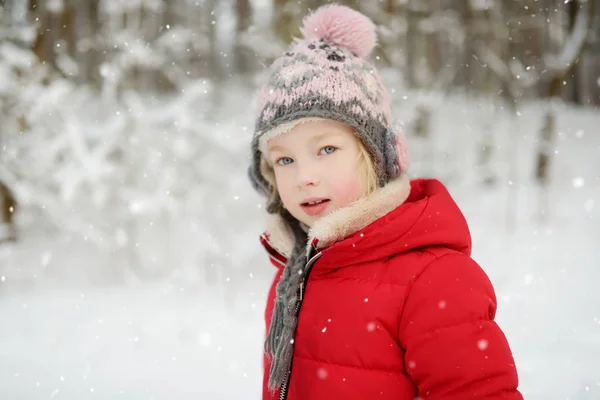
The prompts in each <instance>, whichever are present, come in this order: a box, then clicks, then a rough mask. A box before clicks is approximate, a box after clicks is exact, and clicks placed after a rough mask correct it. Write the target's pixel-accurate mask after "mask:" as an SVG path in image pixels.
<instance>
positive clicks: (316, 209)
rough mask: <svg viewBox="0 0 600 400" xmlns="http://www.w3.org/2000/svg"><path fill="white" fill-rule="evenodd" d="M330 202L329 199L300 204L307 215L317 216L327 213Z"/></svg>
mask: <svg viewBox="0 0 600 400" xmlns="http://www.w3.org/2000/svg"><path fill="white" fill-rule="evenodd" d="M329 202H330V200H329V199H308V201H305V202H303V203H300V207H302V210H303V211H304V213H306V214H307V215H310V216H315V215H319V214H321V213H322V212H323V211H325V209H326V208H327V206H328V205H329Z"/></svg>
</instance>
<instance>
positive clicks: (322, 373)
mask: <svg viewBox="0 0 600 400" xmlns="http://www.w3.org/2000/svg"><path fill="white" fill-rule="evenodd" d="M327 375H328V373H327V370H326V369H325V368H319V369H317V376H318V377H319V379H326V378H327Z"/></svg>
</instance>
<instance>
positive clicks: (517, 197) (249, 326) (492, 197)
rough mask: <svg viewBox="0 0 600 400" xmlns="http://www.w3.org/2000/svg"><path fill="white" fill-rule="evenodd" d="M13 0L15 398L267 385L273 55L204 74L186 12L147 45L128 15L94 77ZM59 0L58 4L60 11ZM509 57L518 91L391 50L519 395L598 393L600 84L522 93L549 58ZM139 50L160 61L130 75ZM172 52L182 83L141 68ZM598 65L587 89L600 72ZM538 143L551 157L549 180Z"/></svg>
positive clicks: (396, 77) (0, 387) (510, 84)
mask: <svg viewBox="0 0 600 400" xmlns="http://www.w3.org/2000/svg"><path fill="white" fill-rule="evenodd" d="M4 3H6V4H12V8H9V7H6V4H5V8H6V9H7V10H8V9H10V10H12V11H11V13H12V14H11V18H12V19H14V20H16V21H17V23H16V24H13V25H10V30H9V29H8V26H9V25H4V26H3V28H5V29H4V30H3V31H2V35H3V36H1V37H0V39H2V40H1V41H0V145H1V146H2V152H1V153H0V157H1V158H0V183H2V187H5V188H8V190H9V191H10V193H11V198H12V199H13V200H14V203H11V205H9V206H7V207H5V208H7V209H8V210H9V212H10V216H11V218H10V221H11V222H10V224H8V223H6V224H5V225H2V235H3V237H5V238H6V240H3V241H2V242H1V243H0V321H2V325H1V328H0V398H1V399H10V400H12V399H47V398H55V399H69V400H72V399H86V398H90V399H91V398H96V399H118V398H123V399H171V398H178V399H192V398H193V399H231V398H247V399H258V398H259V397H260V386H261V379H262V369H261V362H262V358H261V354H262V340H263V336H264V333H265V332H264V323H263V316H262V313H263V309H264V306H265V297H266V290H267V288H268V285H269V284H270V280H271V279H272V277H273V275H274V272H275V270H274V268H273V267H272V266H271V264H270V263H269V262H268V259H267V257H266V255H265V254H264V251H263V250H262V248H261V247H260V245H259V241H258V235H259V234H260V232H261V230H262V228H263V223H264V220H265V217H266V216H265V213H264V210H263V209H262V201H261V199H260V198H259V197H258V195H256V194H255V193H254V192H253V191H252V189H251V187H250V185H249V182H248V181H247V178H246V167H247V165H248V162H249V158H248V157H249V141H250V137H251V135H252V126H253V109H252V106H251V104H252V102H253V98H254V89H255V88H256V84H257V82H260V80H261V79H262V78H263V74H264V70H263V69H262V68H261V67H260V65H259V67H258V68H259V69H258V70H257V71H255V72H243V73H242V72H239V71H238V72H237V73H231V74H230V76H226V77H225V78H226V79H216V78H213V79H210V78H208V77H202V76H201V74H200V73H199V72H198V74H200V75H198V76H197V77H194V76H192V77H190V76H189V75H188V74H186V68H187V65H186V66H184V62H183V61H181V63H178V64H177V65H174V64H175V63H171V62H170V60H171V58H170V57H175V56H173V55H172V54H171V53H169V52H175V53H176V52H177V51H181V52H182V53H186V49H188V48H189V47H187V46H190V44H189V42H188V41H186V38H187V39H189V38H194V44H193V45H194V46H197V47H196V48H195V51H197V52H199V54H202V49H203V47H202V46H203V42H202V40H198V38H197V37H196V36H194V33H193V32H190V31H186V30H185V29H184V28H183V27H179V28H177V26H173V27H172V29H173V30H175V29H178V30H177V31H176V32H177V34H172V35H167V34H165V35H163V36H159V37H158V38H156V42H153V43H155V45H153V46H150V47H148V46H144V44H143V43H141V42H140V41H137V40H132V39H131V35H133V34H132V31H133V30H132V29H129V30H125V31H123V32H121V36H118V35H114V36H110V37H107V39H106V42H108V44H106V43H104V45H105V46H106V47H107V48H113V49H114V48H115V47H119V49H117V50H115V52H114V54H113V57H112V58H110V60H108V61H107V60H105V61H103V62H102V63H100V64H99V65H98V73H99V81H98V82H97V83H98V85H99V86H94V85H93V84H83V83H81V82H78V79H79V78H76V77H81V76H82V74H83V72H81V71H82V70H81V68H82V67H81V65H83V64H81V58H77V57H75V56H73V55H71V56H69V54H63V53H60V52H55V53H52V54H54V55H53V57H54V58H53V59H52V60H51V61H52V63H54V64H53V65H54V66H53V67H52V68H50V67H49V64H51V63H50V61H48V63H40V62H39V60H40V57H42V56H45V57H47V56H48V54H47V53H43V54H42V53H40V52H37V50H35V49H38V48H39V47H36V46H33V45H32V47H28V46H26V45H24V43H25V44H27V43H32V42H35V40H36V37H37V38H38V39H39V35H38V36H36V35H37V34H36V31H35V30H34V29H31V26H30V25H28V24H25V23H24V22H23V21H24V17H20V18H21V19H19V18H15V16H17V17H18V16H20V15H21V14H20V13H21V12H23V11H22V10H21V11H19V10H20V8H19V7H17V6H15V5H18V4H20V3H19V2H10V1H8V2H4ZM101 3H102V4H104V6H106V4H112V5H113V6H114V7H115V8H114V9H111V8H107V9H105V12H106V13H108V15H109V16H110V15H114V14H118V13H125V14H127V15H128V16H129V15H132V13H133V14H134V15H137V14H135V13H136V12H138V11H137V10H138V9H139V8H136V7H138V6H139V4H142V5H143V6H145V7H147V8H148V9H150V10H155V11H156V10H157V9H156V8H152V7H156V6H152V4H159V3H160V4H162V2H150V1H148V2H136V4H138V3H139V4H138V6H130V8H126V9H125V8H123V7H124V6H123V5H122V4H121V3H118V2H101ZM474 3H477V2H474ZM484 3H485V2H484ZM559 3H563V2H562V1H561V2H559ZM566 3H567V2H565V4H566ZM0 4H2V2H0ZM65 4H70V3H69V2H55V1H52V2H48V3H47V4H46V5H47V6H48V7H49V8H48V9H50V11H51V12H50V14H44V15H46V16H47V15H51V16H52V15H57V14H60V13H61V12H62V10H64V9H63V8H61V7H62V6H64V5H65ZM115 4H121V6H118V7H117V6H116V5H115ZM203 4H206V2H203ZM236 4H238V5H239V3H236ZM252 4H253V6H254V12H255V16H256V18H255V19H256V20H257V21H259V22H260V21H263V22H264V21H267V20H269V18H270V13H272V12H273V10H271V8H270V7H271V6H270V2H267V1H255V2H252ZM490 4H491V2H490ZM50 6H52V7H55V8H54V9H51V7H50ZM119 7H121V8H119ZM140 7H141V6H140ZM15 10H16V11H15ZM107 10H108V11H107ZM123 10H125V11H123ZM132 10H133V11H132ZM203 10H204V9H203ZM204 11H205V10H204ZM230 11H231V10H230ZM300 11H302V10H300ZM78 12H80V11H78ZM202 12H203V11H202ZM111 13H112V14H111ZM217 14H218V15H219V16H220V17H219V18H220V19H219V23H216V24H214V25H215V26H216V28H217V34H216V36H215V37H216V38H218V39H219V40H220V41H221V42H219V43H220V47H218V48H217V49H220V50H219V52H220V60H221V62H222V63H223V64H221V65H222V66H227V67H229V65H230V64H228V62H227V61H223V60H227V53H226V51H227V49H228V48H230V47H231V46H233V44H231V43H230V42H231V35H228V33H227V32H228V30H230V29H232V26H234V25H235V23H234V22H232V20H231V18H232V17H231V13H228V12H227V9H225V11H223V10H221V11H220V14H219V13H217ZM77 15H79V14H77ZM119 16H120V14H119ZM4 17H6V13H5V15H4ZM115 20H119V18H115ZM129 20H131V18H129ZM598 20H599V21H600V19H598ZM19 21H20V22H19ZM209 21H210V18H209ZM154 23H155V25H156V26H166V25H164V24H163V25H161V24H160V23H158V22H156V21H155V22H154ZM210 25H213V24H210ZM594 26H598V25H594ZM256 27H257V28H256V29H247V32H246V33H247V34H248V35H249V37H250V39H248V37H246V39H244V40H246V41H249V42H252V40H251V38H252V37H253V36H252V35H259V36H256V37H262V38H263V40H264V43H265V46H261V49H260V50H261V51H263V53H261V58H260V59H261V60H263V61H262V62H259V63H258V64H261V63H265V62H266V61H264V60H268V59H269V57H271V56H272V55H273V54H277V52H278V51H280V50H281V47H278V46H280V45H279V44H278V43H277V42H276V41H275V40H273V41H269V40H265V36H260V35H265V33H264V32H262V33H261V29H266V28H265V27H264V25H261V24H260V23H258V22H257V23H256ZM261 27H262V28H261ZM142 28H144V27H142ZM111 29H112V28H111ZM144 29H145V28H144ZM170 29H171V28H169V29H168V30H167V29H166V28H165V29H163V30H162V31H161V32H169V31H170ZM133 32H134V33H135V31H133ZM388 33H389V32H388ZM127 35H130V36H127ZM186 35H189V36H186ZM207 35H208V36H207V37H209V38H210V32H209V33H208V34H207ZM134 36H135V35H134ZM574 36H576V35H574ZM574 36H570V37H574ZM568 37H569V36H568V35H565V38H564V39H563V42H564V43H569V39H568ZM111 40H112V42H111ZM161 40H162V42H161ZM61 43H62V44H64V43H67V44H68V40H67V41H66V42H64V41H60V40H59V41H58V42H57V43H55V44H61ZM161 43H162V45H161ZM247 44H248V46H247V47H246V48H247V49H254V47H253V46H252V43H247ZM267 44H269V45H272V48H271V47H269V46H266V45H267ZM177 45H180V47H177ZM209 45H210V41H209V42H208V45H207V46H209ZM575 45H577V43H575ZM113 46H115V47H113ZM228 46H229V47H228ZM67 47H68V46H67ZM209 47H210V46H209ZM576 47H577V46H576ZM566 48H567V47H565V48H564V49H566ZM32 49H33V50H32ZM254 50H256V49H254ZM254 50H253V51H254ZM559 50H560V47H559ZM256 51H258V50H256ZM75 53H76V54H75V55H77V54H79V53H77V52H75ZM558 53H561V54H563V55H568V54H569V51H562V52H561V51H558ZM44 54H45V55H44ZM230 54H231V53H230ZM390 54H391V56H390V58H391V59H392V60H394V59H395V58H394V56H395V55H396V56H397V57H400V56H398V55H397V54H396V53H394V52H391V53H390ZM176 55H177V57H179V56H180V54H179V53H177V54H176ZM79 57H80V56H79ZM229 57H231V55H230V56H229ZM240 57H241V56H240ZM400 58H401V57H400ZM238 59H239V58H238ZM491 59H492V58H490V60H491ZM188 61H189V62H190V65H193V62H192V61H190V60H186V62H188ZM495 61H497V62H496V63H495V64H494V65H493V66H491V67H490V69H492V70H493V71H494V74H495V76H498V77H500V78H498V79H499V80H498V82H500V83H501V82H504V86H502V87H504V90H505V91H508V92H509V93H510V96H508V98H506V97H503V96H498V95H497V94H496V95H494V96H490V95H489V93H473V92H472V91H465V90H460V88H459V89H456V88H454V89H455V90H449V88H447V87H444V88H442V89H443V90H441V89H440V87H438V83H439V82H438V81H435V82H433V83H431V84H423V85H420V87H415V85H413V84H409V83H407V79H405V76H404V75H402V74H400V73H398V68H394V67H393V66H385V65H382V66H381V69H382V72H383V74H384V77H385V81H386V83H387V84H388V87H389V88H390V91H391V93H392V98H393V104H394V115H395V117H397V118H398V119H399V120H400V121H401V122H402V123H403V124H404V125H405V129H406V131H407V132H408V136H409V145H410V151H411V157H412V160H413V166H412V168H413V170H412V172H411V176H412V177H417V176H432V177H437V178H439V179H440V180H442V181H443V182H444V183H445V184H446V185H447V186H448V188H449V190H450V192H451V194H452V195H453V196H454V197H455V199H456V201H457V203H458V204H459V206H460V207H461V209H462V210H463V212H464V214H465V215H466V218H467V220H468V222H469V226H470V228H471V230H472V235H473V242H474V245H473V249H474V254H473V256H474V258H475V259H476V260H477V261H478V262H479V263H480V264H481V265H482V267H483V268H484V269H485V271H486V272H487V273H488V274H489V276H490V277H491V279H492V282H493V283H494V285H495V288H496V293H497V297H498V305H499V307H498V315H497V320H498V322H499V324H500V325H501V327H502V328H503V329H504V331H505V333H506V335H507V337H508V339H509V342H510V344H511V347H512V349H513V352H514V356H515V359H516V362H517V367H518V370H519V374H520V389H521V391H522V393H523V394H524V396H525V398H526V399H532V400H542V399H544V400H546V399H569V400H592V399H596V400H597V399H600V290H598V284H599V283H600V134H599V132H600V131H599V128H598V127H599V126H600V109H599V107H598V105H597V104H598V103H599V102H600V101H599V100H598V99H597V98H596V97H593V96H592V95H590V97H583V98H582V99H583V100H582V99H579V100H578V101H572V99H571V101H566V100H565V98H564V97H565V96H567V95H569V96H570V95H572V93H571V94H569V93H570V92H569V93H566V92H561V96H562V97H561V96H553V98H552V99H544V98H541V97H540V96H539V95H535V94H529V95H527V93H528V92H527V91H528V90H531V88H532V87H534V86H535V85H538V84H539V85H541V83H540V82H542V81H543V77H540V76H542V75H540V76H537V75H528V77H527V79H530V80H531V82H534V83H531V82H530V81H528V82H529V83H522V82H520V79H517V78H515V76H514V74H517V75H518V73H519V71H521V69H519V68H518V66H515V65H514V63H513V64H511V63H510V60H508V61H506V62H502V60H495ZM86 65H87V64H86ZM140 65H141V66H143V67H144V68H147V69H150V70H152V71H153V72H152V75H150V76H147V74H145V73H138V74H134V75H133V76H134V78H132V77H131V75H130V74H129V72H130V69H131V68H133V67H132V66H134V67H135V66H138V67H139V66H140ZM202 65H204V64H202ZM78 66H79V67H78ZM209 67H210V66H209ZM547 67H548V66H547ZM78 68H79V69H78ZM548 68H550V67H548ZM134 69H135V68H134ZM533 69H534V70H535V68H533ZM540 69H541V67H538V70H540ZM225 70H227V68H225ZM524 70H525V71H530V70H531V69H530V68H529V67H526V68H525V69H524ZM556 70H557V71H559V70H560V66H559V67H556ZM57 71H59V72H57ZM156 71H160V72H161V73H163V74H164V76H167V77H170V78H169V79H167V80H168V81H169V85H170V86H172V87H170V89H169V90H164V88H163V89H161V90H160V91H148V90H142V89H140V88H139V87H129V86H128V85H130V84H132V83H131V82H132V81H135V85H140V86H141V87H142V88H143V87H146V86H147V85H148V82H154V80H157V81H160V79H162V78H157V75H155V73H156ZM593 71H595V72H593V74H595V75H594V76H595V77H596V79H593V80H589V79H588V81H587V82H588V91H587V92H584V94H585V93H588V95H589V94H590V93H591V94H594V93H598V92H597V91H596V90H597V88H600V69H599V68H596V69H595V70H593ZM188 72H189V71H188ZM503 73H510V74H513V75H511V76H510V77H506V76H504V78H502V74H503ZM84 75H85V74H84ZM452 75H454V76H455V78H456V71H454V72H452ZM588 75H589V71H588ZM161 76H162V75H161ZM88 78H89V79H93V77H92V75H90V76H89V77H88ZM165 79H166V78H165ZM419 79H421V80H424V81H425V82H426V81H427V79H428V78H427V77H422V76H421V77H419ZM568 79H569V80H568V82H570V83H569V84H566V83H565V84H564V86H567V87H569V85H571V83H572V79H573V78H572V76H571V75H570V76H569V78H568ZM536 82H537V83H536ZM565 82H566V81H565ZM500 83H498V84H500ZM444 85H446V84H444ZM535 87H537V86H535ZM500 90H503V89H500ZM579 95H580V96H583V94H582V92H580V93H579ZM549 114H550V115H552V116H553V117H552V118H553V119H552V121H553V123H551V124H549V125H548V123H547V121H548V117H547V116H548V115H549ZM548 130H551V131H552V132H553V135H552V136H551V139H550V140H546V139H544V137H543V132H547V131H548ZM540 154H543V155H545V156H547V157H548V159H549V160H550V162H549V164H548V169H547V175H546V176H545V177H544V178H542V179H540V178H539V177H538V175H537V169H536V166H537V160H538V159H539V155H540ZM3 201H4V205H5V206H6V204H7V203H6V202H7V199H6V198H4V200H3ZM4 221H5V222H6V219H5V220H4Z"/></svg>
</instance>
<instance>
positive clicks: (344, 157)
mask: <svg viewBox="0 0 600 400" xmlns="http://www.w3.org/2000/svg"><path fill="white" fill-rule="evenodd" d="M359 146H360V144H359V141H358V138H357V137H356V135H355V134H354V131H353V130H352V128H350V127H349V126H348V125H346V124H344V123H341V122H337V121H332V120H314V121H307V122H303V123H300V124H298V125H296V126H294V128H292V129H291V130H290V131H289V132H286V133H284V134H281V135H279V136H276V137H274V138H272V139H270V140H269V141H268V158H269V159H270V161H271V164H272V165H273V171H274V173H275V181H276V183H277V189H278V192H279V196H280V197H281V200H282V201H283V204H284V206H285V207H286V208H287V210H288V211H289V212H290V213H291V214H292V216H294V217H295V218H296V219H297V220H299V221H300V222H303V223H305V224H306V225H308V226H312V225H313V224H314V223H315V221H317V220H318V219H319V218H321V217H323V216H325V215H327V214H329V213H331V212H333V211H335V210H337V209H339V208H342V207H345V206H347V205H349V204H351V203H353V202H354V201H356V200H358V199H359V198H360V197H362V196H364V195H365V194H366V183H365V176H366V171H364V169H365V168H364V167H363V165H364V164H363V163H362V162H361V157H360V154H361V153H360V147H359Z"/></svg>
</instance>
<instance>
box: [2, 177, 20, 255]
mask: <svg viewBox="0 0 600 400" xmlns="http://www.w3.org/2000/svg"><path fill="white" fill-rule="evenodd" d="M0 204H1V205H2V224H3V225H4V227H5V229H6V231H5V232H2V236H0V243H2V242H7V241H11V242H14V241H16V240H17V229H16V227H15V221H14V215H15V211H16V208H17V200H16V199H15V197H14V196H13V194H12V192H11V191H10V189H9V188H8V187H7V186H6V185H5V184H4V183H3V182H1V181H0Z"/></svg>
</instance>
